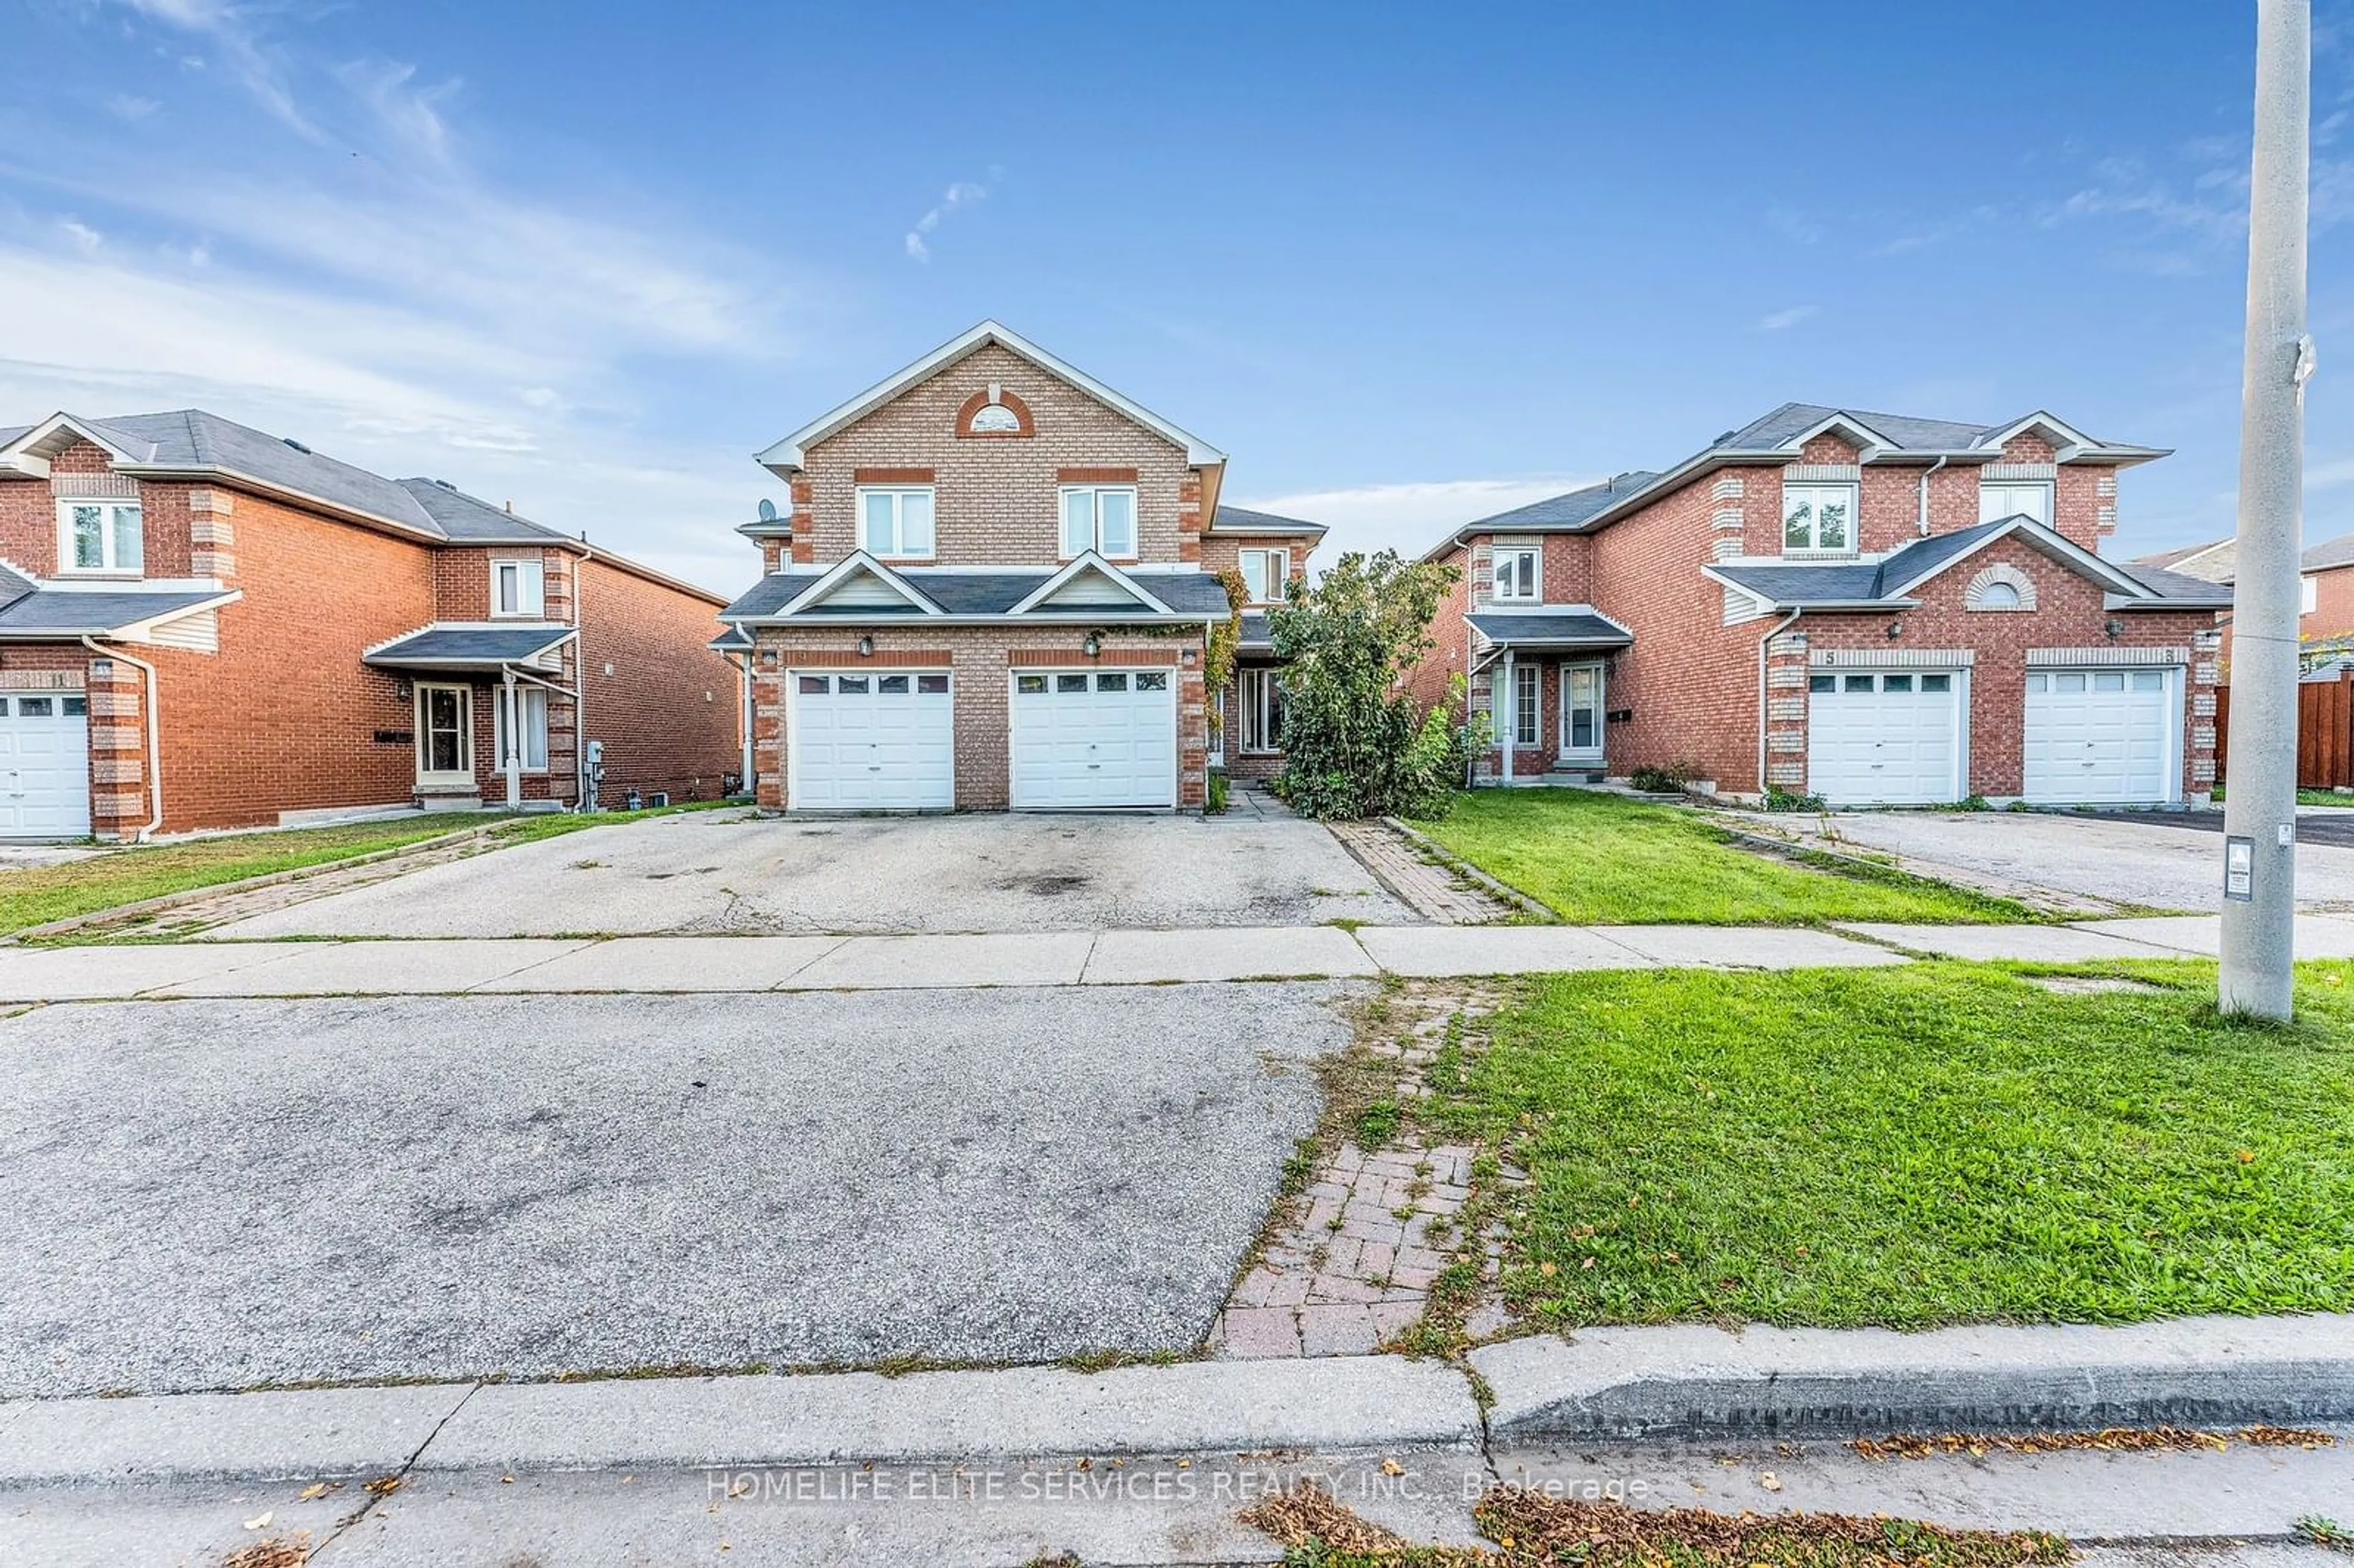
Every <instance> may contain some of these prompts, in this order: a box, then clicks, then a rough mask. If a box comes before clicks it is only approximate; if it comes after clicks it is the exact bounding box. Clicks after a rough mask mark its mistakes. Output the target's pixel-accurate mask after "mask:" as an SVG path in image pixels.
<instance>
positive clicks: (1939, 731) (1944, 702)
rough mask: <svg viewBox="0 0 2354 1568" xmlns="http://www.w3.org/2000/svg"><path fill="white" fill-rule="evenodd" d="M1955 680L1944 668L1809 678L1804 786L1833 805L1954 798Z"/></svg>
mask: <svg viewBox="0 0 2354 1568" xmlns="http://www.w3.org/2000/svg"><path fill="white" fill-rule="evenodd" d="M1960 687H1961V681H1960V679H1959V678H1958V677H1957V676H1956V675H1955V673H1953V672H1952V671H1950V670H1932V671H1923V670H1889V671H1882V672H1881V673H1873V674H1867V673H1863V672H1861V671H1849V670H1842V671H1840V672H1839V673H1836V674H1826V673H1818V674H1814V675H1810V676H1809V677H1808V680H1807V788H1808V789H1809V790H1810V791H1812V792H1813V793H1815V794H1818V795H1820V796H1821V797H1823V799H1825V800H1829V802H1830V803H1831V804H1832V805H1834V806H1869V805H1923V804H1930V803H1935V802H1939V801H1950V800H1960V799H1961V798H1962V796H1963V795H1964V794H1965V793H1966V791H1965V790H1964V789H1962V780H1961V758H1962V736H1961V705H1960V703H1959V700H1958V699H1959V694H1960Z"/></svg>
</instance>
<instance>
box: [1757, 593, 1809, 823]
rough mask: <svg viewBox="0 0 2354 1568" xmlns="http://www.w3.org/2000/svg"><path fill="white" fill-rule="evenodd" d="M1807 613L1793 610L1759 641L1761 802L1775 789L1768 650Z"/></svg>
mask: <svg viewBox="0 0 2354 1568" xmlns="http://www.w3.org/2000/svg"><path fill="white" fill-rule="evenodd" d="M1806 613H1807V612H1806V611H1805V610H1803V609H1794V610H1792V611H1791V612H1790V613H1789V614H1787V615H1786V616H1784V617H1783V618H1782V619H1781V620H1777V621H1776V622H1775V623H1774V624H1773V625H1772V626H1771V627H1769V628H1768V629H1767V630H1766V632H1765V636H1763V637H1761V638H1759V639H1758V640H1757V798H1758V799H1759V800H1764V799H1765V792H1766V791H1767V790H1768V789H1772V788H1773V785H1772V784H1771V783H1770V782H1768V780H1767V779H1766V777H1765V730H1766V726H1767V720H1766V716H1765V705H1766V703H1767V701H1768V700H1769V699H1768V697H1767V695H1766V687H1765V667H1766V665H1767V664H1768V663H1770V662H1772V655H1771V653H1770V652H1768V650H1770V649H1771V648H1772V647H1773V646H1774V639H1776V637H1779V636H1781V635H1782V633H1784V632H1785V631H1787V630H1790V628H1791V627H1792V626H1793V625H1795V624H1797V619H1798V617H1800V616H1802V615H1804V614H1806Z"/></svg>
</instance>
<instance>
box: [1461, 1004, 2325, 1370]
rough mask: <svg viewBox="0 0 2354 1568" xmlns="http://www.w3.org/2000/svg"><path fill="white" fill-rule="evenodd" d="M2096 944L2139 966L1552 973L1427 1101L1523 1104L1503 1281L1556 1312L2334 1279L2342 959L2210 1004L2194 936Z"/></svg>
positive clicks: (2073, 1301)
mask: <svg viewBox="0 0 2354 1568" xmlns="http://www.w3.org/2000/svg"><path fill="white" fill-rule="evenodd" d="M2117 972H2121V973H2122V972H2131V973H2134V974H2137V975H2139V976H2141V977H2143V978H2144V979H2146V980H2151V981H2154V982H2156V983H2157V984H2158V985H2159V986H2161V987H2162V988H2163V989H2162V990H2160V991H2155V992H2150V991H2142V992H2131V993H2127V992H2104V993H2098V994H2089V995H2055V994H2053V993H2052V992H2050V991H2045V990H2044V989H2042V988H2041V987H2039V986H2036V985H2032V984H2031V983H2029V982H2028V981H2027V980H2024V979H2021V978H2020V976H2019V974H2018V972H2016V971H2014V970H2012V969H2008V968H2004V967H2000V966H1988V965H1975V964H1961V963H1923V964H1914V965H1908V966H1906V967H1904V968H1902V969H1852V970H1828V969H1818V970H1799V971H1796V972H1787V973H1776V974H1758V973H1731V972H1721V971H1707V970H1691V969H1684V970H1659V971H1652V972H1634V973H1613V974H1592V975H1575V976H1561V977H1557V978H1553V979H1551V980H1545V981H1543V982H1541V983H1538V984H1535V985H1533V986H1532V987H1531V988H1530V990H1529V991H1527V992H1526V993H1525V997H1524V1000H1523V1001H1521V1002H1519V1003H1516V1004H1515V1005H1513V1006H1511V1008H1509V1009H1507V1010H1506V1011H1505V1012H1501V1013H1500V1014H1499V1015H1498V1016H1497V1017H1496V1018H1495V1020H1494V1035H1493V1045H1492V1048H1491V1049H1490V1051H1488V1052H1487V1053H1486V1054H1482V1055H1480V1056H1479V1057H1478V1058H1477V1059H1476V1060H1474V1061H1472V1062H1470V1063H1469V1064H1468V1065H1463V1064H1461V1063H1460V1058H1459V1056H1458V1055H1456V1054H1455V1050H1456V1048H1455V1047H1451V1046H1450V1047H1449V1050H1448V1053H1447V1054H1444V1055H1442V1058H1441V1060H1440V1061H1439V1062H1438V1064H1437V1067H1436V1069H1435V1071H1434V1073H1433V1075H1432V1081H1433V1083H1434V1084H1435V1085H1437V1086H1438V1093H1439V1098H1437V1100H1436V1101H1434V1102H1432V1103H1431V1107H1430V1110H1429V1114H1430V1115H1432V1116H1433V1117H1434V1118H1437V1120H1438V1121H1439V1122H1440V1123H1441V1124H1442V1125H1443V1126H1444V1127H1445V1128H1447V1130H1449V1131H1450V1132H1454V1133H1457V1134H1462V1133H1469V1132H1475V1131H1476V1132H1480V1133H1484V1134H1487V1135H1489V1136H1490V1137H1491V1138H1492V1137H1497V1136H1500V1135H1501V1134H1503V1133H1505V1132H1506V1131H1507V1129H1511V1128H1514V1127H1515V1126H1516V1125H1517V1126H1518V1127H1519V1128H1521V1134H1522V1136H1521V1138H1520V1142H1519V1145H1518V1147H1519V1150H1520V1153H1519V1157H1520V1158H1522V1159H1524V1160H1526V1162H1527V1164H1528V1168H1529V1170H1530V1171H1531V1173H1532V1185H1531V1186H1530V1188H1529V1189H1528V1190H1527V1194H1526V1196H1527V1202H1526V1205H1525V1208H1524V1210H1523V1211H1522V1213H1520V1215H1519V1216H1518V1218H1517V1219H1515V1221H1514V1222H1513V1240H1512V1253H1511V1258H1510V1261H1509V1266H1508V1268H1507V1270H1506V1275H1505V1290H1506V1293H1507V1295H1508V1296H1509V1297H1510V1298H1511V1299H1512V1300H1513V1301H1514V1302H1515V1304H1517V1305H1519V1306H1521V1307H1522V1308H1525V1309H1528V1310H1531V1311H1532V1312H1534V1313H1535V1314H1536V1315H1537V1316H1538V1317H1539V1319H1540V1320H1543V1321H1545V1322H1547V1323H1549V1324H1552V1325H1554V1326H1569V1325H1575V1324H1580V1323H1601V1322H1621V1323H1623V1322H1657V1321H1662V1320H1668V1319H1755V1320H1760V1321H1765V1322H1772V1323H1780V1324H1821V1325H1829V1326H1843V1325H1855V1324H1886V1325H1890V1326H1893V1327H1906V1328H1909V1327H1918V1326H1925V1325H1929V1324H1935V1323H1950V1322H1977V1321H2055V1320H2056V1321H2075V1322H2119V1321H2127V1320H2133V1319H2147V1318H2157V1317H2168V1316H2175V1315H2179V1314H2186V1313H2199V1312H2232V1313H2253V1312H2307V1311H2347V1310H2354V966H2349V965H2348V964H2345V963H2342V962H2341V963H2334V964H2314V965H2306V966H2303V967H2302V968H2301V969H2300V971H2299V978H2298V990H2297V1006H2298V1010H2299V1013H2300V1020H2299V1022H2298V1023H2297V1024H2296V1026H2295V1027H2293V1028H2285V1029H2284V1028H2272V1027H2266V1026H2263V1025H2256V1024H2244V1023H2227V1022H2223V1021H2222V1020H2221V1018H2220V1017H2219V1016H2218V1015H2217V1014H2216V1013H2215V1012H2214V1011H2213V1008H2212V1006H2211V999H2212V995H2213V989H2212V988H2213V985H2214V969H2213V966H2211V965H2209V964H2202V963H2189V962H2186V963H2179V964H2173V963H2163V962H2152V963H2147V964H2139V965H2134V966H2128V967H2127V969H2120V970H2119V971H2117ZM1459 1068H1468V1078H1469V1081H1468V1084H1460V1085H1458V1077H1459V1076H1460V1075H1461V1071H1459V1070H1458V1069H1459Z"/></svg>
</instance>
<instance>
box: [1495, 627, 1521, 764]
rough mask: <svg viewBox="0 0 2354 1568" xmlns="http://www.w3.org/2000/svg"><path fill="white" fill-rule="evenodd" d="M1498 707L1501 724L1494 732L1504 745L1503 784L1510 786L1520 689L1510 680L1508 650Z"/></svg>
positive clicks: (1518, 728)
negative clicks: (1501, 696)
mask: <svg viewBox="0 0 2354 1568" xmlns="http://www.w3.org/2000/svg"><path fill="white" fill-rule="evenodd" d="M1500 706H1501V707H1502V709H1503V722H1501V723H1500V724H1499V725H1497V726H1496V731H1497V734H1498V736H1499V737H1500V739H1502V741H1503V743H1504V782H1505V783H1507V784H1510V783H1511V781H1512V751H1513V748H1514V747H1516V746H1517V745H1518V744H1519V742H1520V738H1521V687H1520V683H1519V682H1518V681H1516V680H1514V679H1513V678H1512V651H1511V649H1509V648H1507V649H1505V650H1504V700H1503V702H1502V703H1501V704H1500Z"/></svg>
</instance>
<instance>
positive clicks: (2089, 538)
mask: <svg viewBox="0 0 2354 1568" xmlns="http://www.w3.org/2000/svg"><path fill="white" fill-rule="evenodd" d="M1858 456H1859V451H1858V449H1857V448H1856V446H1855V444H1854V443H1853V442H1851V441H1849V440H1845V439H1843V438H1841V437H1839V436H1818V437H1816V438H1815V439H1814V440H1811V441H1808V443H1807V444H1806V446H1805V448H1804V449H1802V450H1801V452H1800V461H1802V462H1805V463H1809V464H1821V465H1825V466H1852V465H1854V464H1855V462H1856V460H1857V458H1858ZM2052 456H2053V454H2052V446H2051V443H2049V442H2048V441H2045V440H2043V439H2042V438H2041V437H2040V436H2032V435H2026V436H2020V437H2017V438H2015V439H2014V440H2011V441H2010V442H2009V444H2007V445H2006V446H2005V447H2004V448H2003V461H2005V462H2007V463H2040V464H2049V463H2050V462H2052ZM2057 472H2058V479H2057V481H2056V482H2055V484H2054V487H2053V492H2052V527H2053V530H2054V531H2055V532H2057V533H2059V534H2061V535H2064V536H2065V537H2067V538H2069V539H2071V540H2073V541H2074V542H2075V543H2076V544H2078V545H2081V546H2084V548H2085V549H2088V550H2096V549H2098V548H2099V545H2100V541H2101V539H2102V538H2103V537H2104V536H2105V535H2107V534H2108V533H2110V532H2111V531H2112V530H2113V529H2114V527H2115V516H2116V490H2115V480H2116V473H2117V471H2116V470H2115V469H2113V468H2093V467H2086V466H2084V465H2081V464H2070V465H2067V466H2064V467H2062V468H2060V469H2059V470H2058V471H2057ZM1924 475H1926V476H1927V480H1928V486H1929V532H1931V533H1932V534H1950V533H1952V532H1954V531H1955V530H1956V529H1960V528H1969V527H1974V526H1976V525H1977V524H1978V485H1979V482H1980V480H1981V478H1982V477H1983V471H1982V470H1981V469H1980V468H1978V466H1976V465H1969V464H1955V463H1949V464H1947V465H1946V467H1944V468H1942V469H1937V470H1935V471H1934V472H1933V471H1931V470H1930V469H1929V468H1928V466H1927V465H1925V464H1906V465H1890V464H1881V463H1875V464H1872V465H1871V466H1869V467H1866V468H1864V469H1862V470H1861V482H1860V485H1859V492H1858V495H1857V502H1856V504H1857V508H1858V517H1857V530H1856V535H1857V538H1858V540H1859V541H1860V547H1861V551H1862V553H1863V554H1865V555H1880V554H1884V553H1886V552H1888V551H1890V550H1896V549H1901V548H1903V546H1906V545H1908V544H1910V543H1912V542H1913V541H1914V539H1917V538H1919V537H1920V536H1921V484H1922V480H1923V476H1924ZM1718 476H1719V477H1728V476H1731V477H1738V478H1740V479H1741V480H1742V481H1743V486H1742V488H1743V494H1742V496H1741V497H1740V498H1739V499H1738V500H1737V501H1734V500H1728V501H1724V502H1723V503H1722V504H1723V505H1725V506H1727V507H1732V506H1735V505H1737V506H1739V507H1740V509H1741V511H1742V514H1743V515H1742V526H1741V527H1740V528H1739V529H1738V530H1737V531H1736V534H1735V535H1728V536H1737V537H1738V538H1739V539H1740V541H1741V553H1743V554H1745V555H1751V556H1778V555H1780V554H1781V553H1782V479H1781V471H1780V470H1778V469H1776V468H1774V467H1772V466H1768V465H1749V464H1743V465H1736V466H1734V467H1730V468H1726V469H1722V470H1720V471H1718ZM1794 482H1802V481H1794ZM1702 483H1706V484H1711V485H1712V483H1713V482H1712V481H1702ZM2104 492H2105V493H2104Z"/></svg>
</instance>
